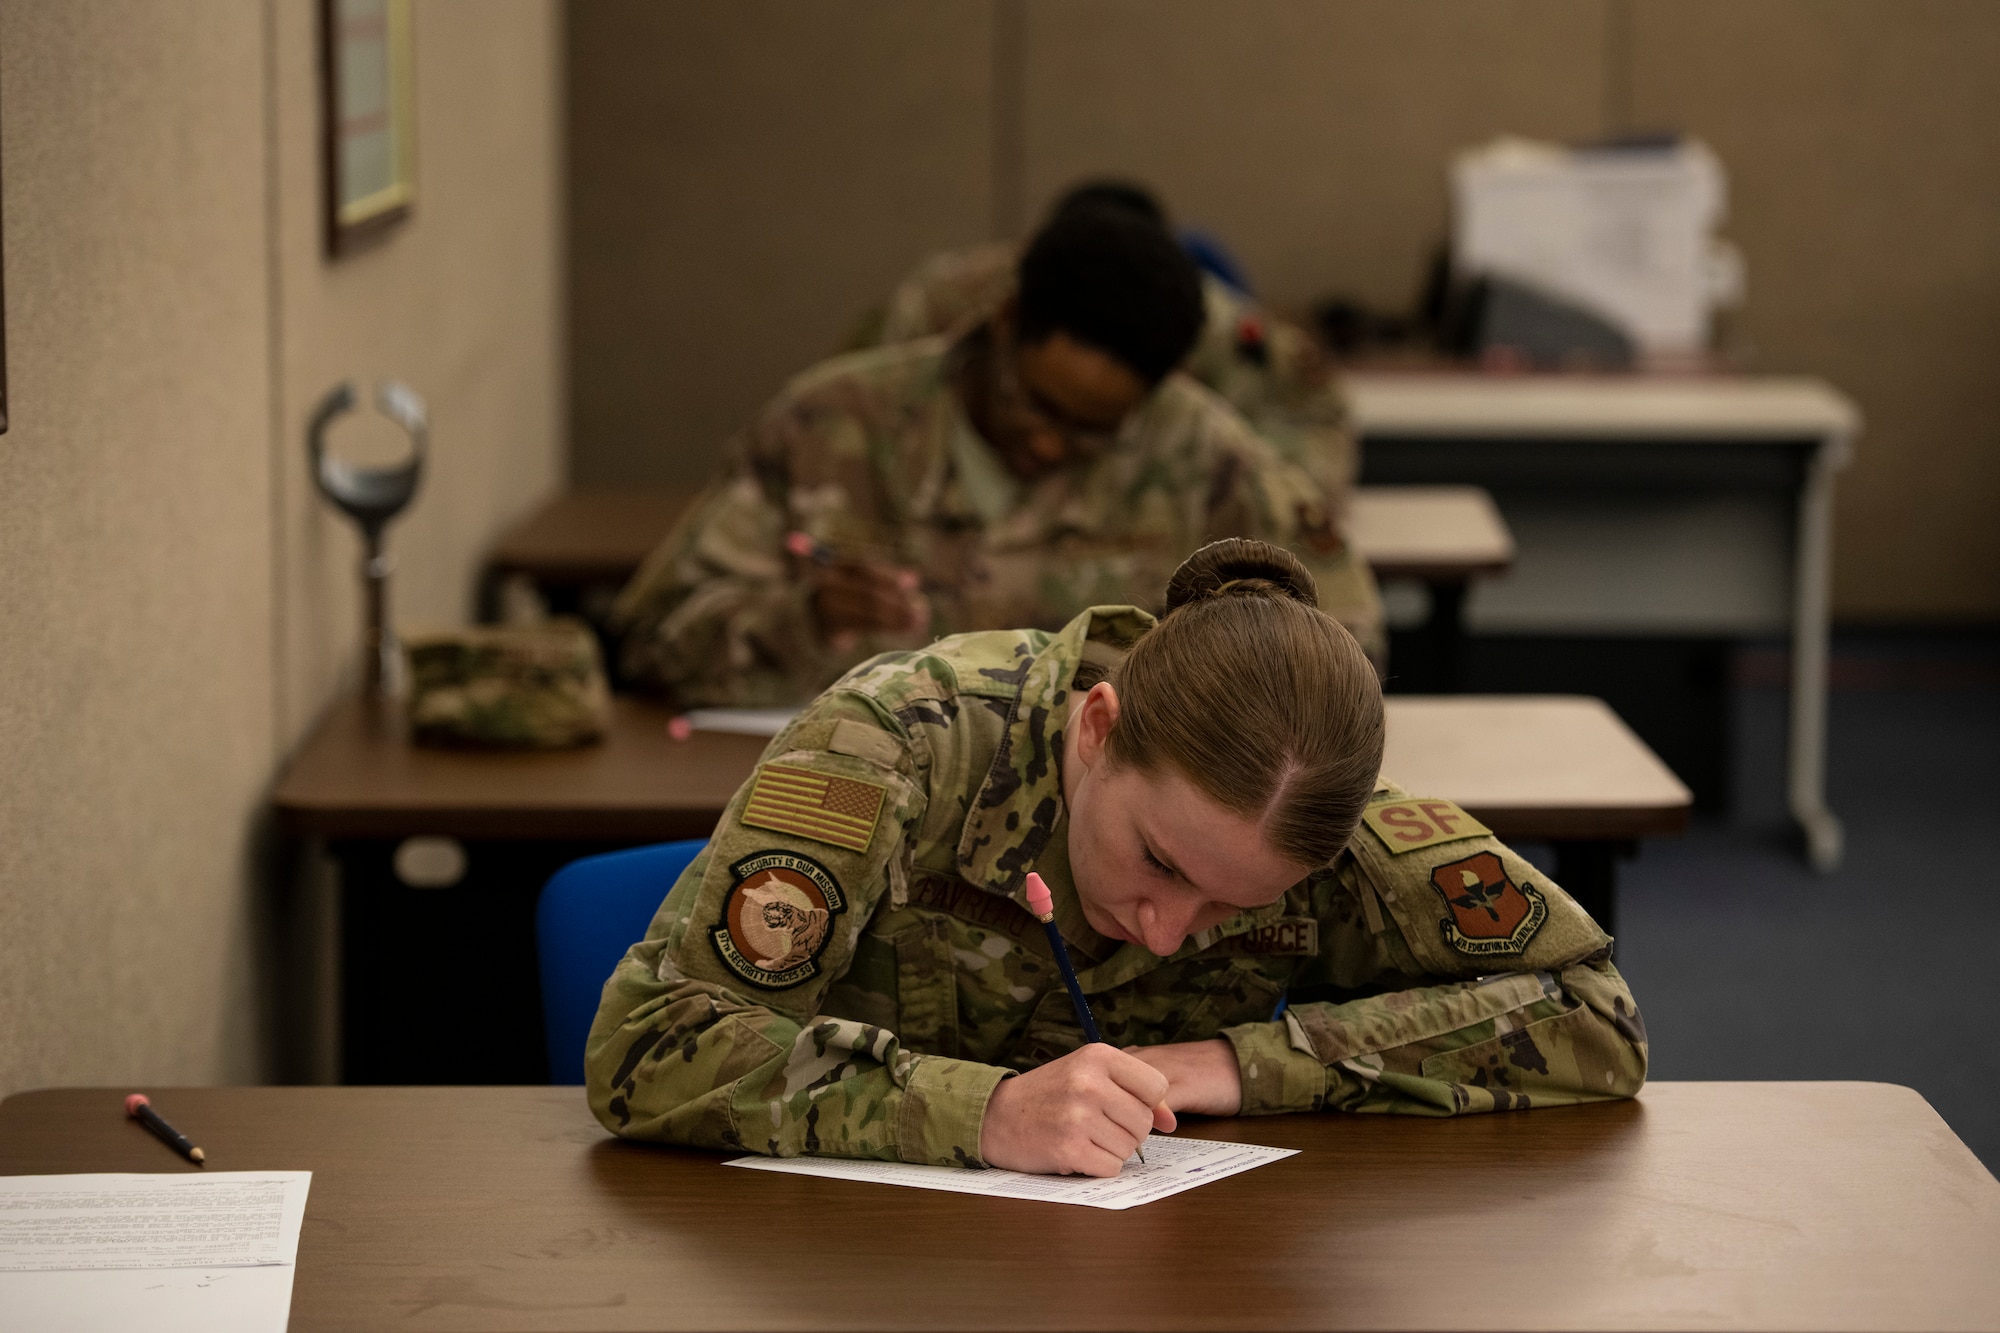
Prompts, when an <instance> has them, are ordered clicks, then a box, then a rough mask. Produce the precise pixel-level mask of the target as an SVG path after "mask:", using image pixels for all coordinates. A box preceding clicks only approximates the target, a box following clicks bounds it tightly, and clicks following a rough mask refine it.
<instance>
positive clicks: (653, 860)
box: [535, 838, 708, 1083]
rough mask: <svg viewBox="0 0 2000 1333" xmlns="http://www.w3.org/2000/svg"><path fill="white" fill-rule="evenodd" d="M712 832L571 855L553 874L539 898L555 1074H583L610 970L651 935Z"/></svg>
mask: <svg viewBox="0 0 2000 1333" xmlns="http://www.w3.org/2000/svg"><path fill="white" fill-rule="evenodd" d="M706 846H708V840H707V839H705V838H695V839H693V840H691V841H688V842H664V843H661V844H659V845H658V846H656V847H635V848H633V849H632V850H631V851H627V852H608V853H606V854H605V855H603V856H586V857H584V858H583V859H582V860H581V861H572V862H570V863H569V864H568V865H566V866H564V867H563V868H562V869H561V870H558V871H556V873H555V874H554V875H552V876H550V877H549V882H548V883H547V884H546V885H545V886H543V888H542V897H541V901H540V902H538V903H536V904H535V951H536V953H537V955H538V956H539V957H540V960H541V971H542V1028H543V1031H544V1032H545V1033H546V1034H547V1036H548V1044H549V1082H551V1083H581V1082H583V1043H584V1040H585V1039H586V1038H588V1037H589V1036H590V1022H591V1020H592V1019H593V1018H595V1017H596V1016H597V1002H598V998H599V996H600V995H601V994H602V993H603V991H604V981H605V978H607V977H609V976H610V975H611V969H612V968H614V967H616V966H617V965H618V960H619V959H620V958H623V957H624V956H625V951H626V950H627V949H629V948H631V947H632V945H633V944H634V943H636V942H637V941H639V940H642V939H644V938H645V937H646V927H647V925H649V924H650V923H651V922H652V920H653V913H655V912H657V911H659V910H660V900H661V899H663V898H665V897H666V896H667V890H668V889H671V888H672V887H673V886H674V881H675V880H677V879H679V878H680V875H681V871H683V870H685V869H687V867H688V863H689V862H690V861H692V860H694V858H695V857H696V856H697V855H698V854H699V853H700V852H701V849H702V848H704V847H706Z"/></svg>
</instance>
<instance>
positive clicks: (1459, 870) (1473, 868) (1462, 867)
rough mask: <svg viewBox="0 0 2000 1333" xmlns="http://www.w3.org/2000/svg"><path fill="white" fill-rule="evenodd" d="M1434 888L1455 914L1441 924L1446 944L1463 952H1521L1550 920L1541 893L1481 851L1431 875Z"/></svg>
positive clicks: (1495, 857) (1491, 855)
mask: <svg viewBox="0 0 2000 1333" xmlns="http://www.w3.org/2000/svg"><path fill="white" fill-rule="evenodd" d="M1431 887H1432V888H1434V889H1436V890H1437V891H1438V895H1439V896H1440V897H1442V898H1443V899H1444V904H1445V906H1446V907H1447V908H1448V909H1450V911H1451V915H1450V916H1449V917H1448V918H1446V919H1445V920H1444V921H1441V922H1439V923H1438V928H1439V929H1440V930H1442V931H1443V932H1444V942H1445V943H1446V944H1449V945H1450V946H1451V947H1452V948H1454V949H1456V950H1458V951H1459V952H1460V953H1463V954H1472V955H1474V956H1481V955H1485V954H1497V953H1519V952H1521V950H1523V949H1525V948H1527V947H1528V941H1529V940H1531V939H1533V938H1534V937H1535V932H1536V931H1538V930H1540V929H1541V928H1542V922H1544V921H1546V920H1548V916H1549V904H1548V900H1547V899H1545V898H1543V897H1542V895H1541V892H1540V890H1538V889H1536V888H1535V887H1534V886H1533V885H1530V884H1516V883H1515V882H1514V881H1513V880H1511V879H1508V878H1507V867H1506V866H1504V865H1502V864H1501V862H1500V858H1499V857H1498V856H1495V855H1494V854H1493V853H1492V852H1477V853H1475V854H1473V855H1471V856H1468V857H1466V858H1465V859H1464V860H1463V861H1453V862H1451V863H1450V864H1448V865H1441V866H1439V867H1438V868H1437V869H1435V870H1433V871H1431Z"/></svg>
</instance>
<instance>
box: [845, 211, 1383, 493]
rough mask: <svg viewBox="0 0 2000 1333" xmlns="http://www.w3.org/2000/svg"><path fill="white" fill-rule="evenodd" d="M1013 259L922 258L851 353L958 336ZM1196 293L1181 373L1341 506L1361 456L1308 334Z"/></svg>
mask: <svg viewBox="0 0 2000 1333" xmlns="http://www.w3.org/2000/svg"><path fill="white" fill-rule="evenodd" d="M1020 258H1021V252H1020V249H1019V247H1018V246H1015V245H1013V244H1010V243H1008V242H1004V241H994V242H988V243H986V244H984V245H974V246H968V247H966V248H965V249H962V250H947V251H943V252H941V253H939V254H935V255H932V256H930V257H929V258H928V259H926V260H924V261H923V262H922V263H921V264H919V265H917V267H916V268H915V269H913V270H911V272H910V273H909V275H908V276H907V277H905V278H904V279H903V280H902V281H901V282H899V283H897V284H896V288H895V290H894V291H893V292H891V293H890V294H889V300H888V303H887V305H886V306H885V307H883V311H882V315H881V318H880V320H879V321H877V320H869V321H864V323H863V325H862V327H861V330H860V331H859V332H858V333H857V335H856V336H857V339H858V340H859V341H858V344H857V345H862V346H870V345H874V344H875V343H892V342H901V341H903V340H905V339H910V338H926V337H931V336H933V335H936V334H944V335H947V336H956V335H957V334H959V333H962V332H964V331H965V330H966V329H969V328H971V327H972V326H974V325H975V324H978V323H980V322H981V321H982V320H985V319H987V318H988V317H990V316H991V315H992V314H993V312H994V311H996V310H998V309H999V308H1000V307H1001V305H1002V304H1004V303H1005V302H1006V300H1007V298H1008V297H1009V296H1012V295H1013V294H1014V277H1015V266H1016V265H1017V264H1018V263H1019V262H1020ZM1201 286H1202V303H1203V305H1204V306H1205V308H1206V311H1207V316H1208V318H1207V320H1206V322H1205V323H1204V324H1203V325H1202V330H1201V339H1200V341H1199V342H1197V343H1196V344H1195V347H1194V350H1193V351H1192V352H1190V353H1188V357H1187V360H1186V361H1185V362H1183V363H1182V369H1184V370H1186V371H1187V372H1188V373H1189V374H1190V375H1193V376H1194V377H1195V378H1196V379H1198V380H1200V381H1201V382H1202V383H1203V384H1206V385H1207V386H1208V387H1209V388H1211V389H1213V390H1215V391H1216V392H1217V393H1219V394H1221V395H1222V397H1223V398H1224V399H1225V400H1226V401H1227V402H1228V403H1229V405H1230V406H1231V407H1233V408H1235V409H1236V410H1237V411H1238V412H1241V413H1242V414H1243V416H1244V417H1245V418H1246V419H1247V420H1248V421H1249V422H1250V424H1251V425H1252V426H1253V427H1254V428H1255V429H1256V431H1257V433H1258V434H1260V435H1262V436H1263V437H1264V438H1265V439H1267V440H1269V441H1270V442H1271V443H1272V444H1273V445H1275V446H1276V447H1277V449H1278V451H1279V452H1280V453H1281V454H1283V455H1284V456H1285V457H1286V458H1287V459H1289V460H1290V461H1292V462H1294V463H1297V464H1299V465H1300V466H1301V467H1303V468H1305V469H1306V471H1307V473H1308V474H1310V475H1311V476H1312V478H1313V480H1315V481H1317V482H1318V483H1319V484H1320V486H1321V487H1322V488H1323V489H1324V490H1325V491H1326V493H1327V495H1328V496H1330V497H1332V498H1333V500H1334V502H1335V506H1336V509H1339V508H1341V507H1343V506H1344V502H1345V497H1346V495H1347V492H1348V489H1349V488H1350V487H1351V486H1353V484H1354V479H1355V476H1356V475H1357V473H1358V472H1359V470H1360V464H1361V455H1360V451H1359V449H1357V448H1356V446H1355V442H1354V433H1353V431H1352V429H1350V427H1349V425H1348V421H1347V409H1346V405H1345V403H1344V402H1343V401H1342V400H1341V396H1340V390H1339V387H1338V385H1337V384H1336V383H1335V381H1334V378H1333V376H1332V374H1331V373H1330V371H1329V369H1328V367H1327V365H1326V363H1325V361H1324V359H1323V358H1322V357H1321V355H1320V353H1319V349H1318V347H1317V346H1316V345H1315V344H1314V342H1313V340H1312V335H1310V334H1308V333H1307V332H1306V331H1305V330H1304V329H1302V328H1300V327H1299V326H1298V325H1296V324H1293V323H1291V322H1290V321H1289V320H1283V319H1279V318H1278V317H1277V316H1275V315H1273V314H1271V312H1269V311H1268V310H1265V309H1264V308H1263V307H1262V306H1260V305H1259V304H1258V303H1257V302H1255V301H1253V300H1252V299H1250V298H1249V297H1247V296H1245V295H1244V294H1243V293H1241V292H1239V291H1237V290H1236V289H1235V288H1233V287H1231V286H1229V284H1227V283H1225V282H1222V281H1221V280H1220V279H1218V278H1216V277H1215V276H1214V275H1212V274H1209V273H1203V274H1202V282H1201Z"/></svg>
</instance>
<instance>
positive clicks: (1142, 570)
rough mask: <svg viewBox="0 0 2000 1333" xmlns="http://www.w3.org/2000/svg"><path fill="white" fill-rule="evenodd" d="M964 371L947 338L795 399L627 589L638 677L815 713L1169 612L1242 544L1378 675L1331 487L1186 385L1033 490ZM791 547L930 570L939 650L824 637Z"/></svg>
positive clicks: (1167, 389)
mask: <svg viewBox="0 0 2000 1333" xmlns="http://www.w3.org/2000/svg"><path fill="white" fill-rule="evenodd" d="M975 336H976V335H975ZM958 354H959V352H958V351H957V350H955V348H954V346H953V345H951V344H947V343H946V342H945V340H943V339H941V338H940V339H926V340H920V341H917V342H912V343H902V344H898V345H896V346H893V347H884V348H876V349H873V350H871V351H866V352H857V353H852V354H849V355H847V356H843V357H837V358H835V359H833V360H831V361H827V362H824V363H822V364H821V365H819V366H817V367H815V368H814V369H812V370H809V371H807V372H806V373H805V374H804V375H801V376H800V377H799V378H798V379H796V380H794V381H793V382H792V383H791V384H790V385H789V386H787V388H786V389H785V391H784V392H783V393H781V394H780V395H779V396H778V397H777V399H776V400H774V401H773V402H772V403H771V404H770V405H769V406H767V407H766V408H765V409H764V411H763V412H762V413H761V414H760V415H759V416H758V418H757V420H756V421H755V422H753V423H752V424H751V426H750V427H749V429H748V430H746V431H745V432H744V434H743V435H742V436H741V437H739V439H738V440H737V442H736V444H735V446H734V449H733V454H732V458H731V462H730V465H729V468H728V471H727V472H726V473H725V474H724V476H723V477H722V478H721V479H720V480H718V481H717V482H716V483H715V484H714V485H712V486H711V487H710V488H709V489H708V491H707V492H706V493H705V494H704V495H703V496H702V498H701V499H700V500H698V501H697V502H696V503H695V504H694V506H693V507H692V508H691V509H690V510H689V512H688V513H687V514H686V515H685V516H684V517H683V518H682V520H681V521H680V523H679V524H677V525H676V527H675V528H674V531H673V532H672V533H670V534H669V535H668V537H667V538H666V540H665V541H664V542H662V543H661V545H660V547H659V548H658V549H657V550H655V551H654V552H653V553H652V555H651V556H649V557H648V558H647V560H646V563H645V564H644V565H643V566H642V567H641V568H640V570H639V572H638V574H637V575H635V576H634V578H633V580H632V582H631V583H630V584H629V585H628V586H627V587H626V589H625V590H624V592H623V593H621V594H620V596H619V600H618V603H617V605H616V607H615V608H614V610H613V614H612V623H613V626H614V628H615V629H616V630H617V631H618V632H619V633H620V635H621V638H622V644H623V647H622V649H621V658H620V662H621V667H622V669H623V673H624V674H625V676H626V677H627V678H628V679H631V680H633V681H635V682H637V683H640V684H642V685H647V686H650V687H652V688H654V689H657V690H661V691H663V692H665V693H666V694H667V695H669V696H670V697H671V698H672V699H674V700H675V701H676V702H678V703H680V704H682V705H684V706H693V705H721V704H765V705H769V704H787V703H802V702H804V701H805V700H807V699H810V698H812V697H813V696H814V695H815V694H817V693H818V692H819V691H820V690H822V689H824V688H826V687H827V686H828V685H830V684H831V683H832V682H833V681H834V680H835V679H836V678H837V677H838V676H839V674H840V673H841V672H842V671H843V670H845V669H846V668H848V667H850V666H852V665H854V664H855V663H857V662H860V661H863V660H865V659H866V658H868V657H870V656H872V655H873V654H875V653H877V652H881V651H885V650H890V649H897V648H914V647H917V646H920V645H921V644H923V643H926V642H928V641H929V640H930V637H931V635H932V634H951V633H957V632H960V631H965V630H974V629H993V628H998V627H1000V626H1006V625H1030V626H1036V627H1039V628H1043V629H1051V630H1052V629H1056V628H1059V627H1060V626H1062V625H1063V624H1064V623H1066V622H1067V621H1068V620H1069V619H1070V618H1071V617H1073V616H1075V615H1076V614H1077V613H1078V612H1079V611H1081V610H1083V609H1084V608H1085V607H1089V606H1094V605H1099V604H1103V603H1111V602H1141V603H1153V604H1157V603H1158V602H1159V600H1160V599H1162V598H1164V596H1165V594H1166V586H1167V579H1168V578H1169V577H1170V576H1171V575H1172V573H1173V571H1174V569H1175V567H1176V566H1178V565H1179V563H1180V562H1181V560H1182V559H1184V558H1185V557H1186V556H1187V555H1188V553H1189V552H1191V551H1193V550H1194V549H1195V548H1196V547H1198V546H1200V545H1202V544H1203V543H1204V542H1207V541H1210V540H1213V539H1215V538H1218V537H1231V536H1234V537H1256V538H1261V539H1263V540H1266V541H1273V542H1279V543H1283V544H1286V545H1289V546H1291V547H1293V548H1294V549H1295V550H1297V551H1299V552H1300V553H1301V555H1303V556H1306V557H1308V558H1309V559H1308V563H1309V564H1310V566H1311V568H1312V570H1313V573H1314V576H1315V577H1316V578H1317V579H1318V580H1319V586H1320V601H1321V605H1323V606H1324V607H1326V609H1327V611H1328V612H1329V614H1332V615H1334V616H1335V617H1337V618H1339V619H1340V620H1341V621H1342V623H1344V624H1347V625H1348V627H1349V628H1350V629H1352V630H1353V631H1354V632H1355V634H1356V636H1357V637H1358V638H1360V639H1361V641H1362V643H1363V645H1364V646H1367V647H1370V648H1371V649H1373V650H1374V651H1375V652H1376V653H1377V654H1378V660H1379V653H1380V649H1381V616H1380V602H1379V600H1378V599H1377V598H1376V596H1375V590H1374V584H1373V581H1372V580H1371V579H1370V577H1369V575H1368V571H1367V569H1366V567H1365V566H1364V565H1363V564H1362V563H1361V562H1360V561H1359V560H1358V559H1357V558H1355V557H1354V556H1353V555H1352V554H1351V553H1350V552H1348V551H1347V550H1346V549H1345V548H1344V547H1342V546H1340V544H1339V542H1338V539H1337V538H1336V537H1334V536H1333V535H1332V527H1331V520H1330V518H1329V516H1328V514H1327V509H1326V505H1325V501H1324V498H1323V494H1322V492H1321V490H1320V488H1319V487H1317V486H1315V485H1314V484H1313V483H1312V482H1311V481H1310V480H1309V479H1308V478H1306V477H1305V476H1304V475H1303V473H1302V472H1301V470H1300V469H1298V468H1296V467H1294V466H1292V465H1290V464H1287V463H1285V462H1284V461H1283V460H1282V459H1280V458H1279V457H1278V456H1277V454H1276V453H1275V452H1274V451H1273V450H1272V448H1271V446H1270V445H1268V444H1267V443H1265V442H1264V441H1262V440H1261V439H1259V438H1258V437H1257V436H1256V435H1254V434H1253V433H1252V432H1251V431H1250V430H1249V428H1248V427H1247V426H1245V425H1244V423H1243V420H1242V418H1240V417H1239V416H1237V415H1236V414H1235V413H1234V412H1232V411H1230V410H1229V408H1228V407H1227V406H1226V405H1225V404H1224V403H1222V402H1221V400H1220V399H1218V398H1216V396H1215V395H1214V394H1212V393H1210V392H1209V391H1208V390H1206V389H1204V388H1202V387H1201V386H1200V385H1198V384H1196V383H1194V382H1193V381H1192V380H1189V379H1187V378H1186V377H1184V376H1172V377H1170V378H1169V379H1168V380H1167V381H1166V382H1164V383H1163V384H1161V385H1160V386H1159V388H1158V389H1156V390H1155V391H1154V392H1152V393H1151V394H1149V395H1148V396H1147V397H1146V398H1145V399H1144V400H1142V401H1141V403H1140V404H1139V406H1138V407H1136V408H1135V409H1134V410H1133V411H1132V412H1131V414H1130V415H1129V416H1128V417H1127V419H1126V420H1125V422H1124V423H1123V425H1122V427H1121V428H1120V430H1119V432H1118V435H1117V437H1116V439H1115V440H1114V441H1113V442H1112V443H1111V444H1110V445H1109V446H1107V447H1106V448H1104V449H1103V450H1102V451H1101V452H1100V453H1098V454H1096V455H1094V456H1087V457H1083V458H1081V459H1078V460H1076V461H1074V462H1072V463H1070V464H1069V465H1068V466H1065V467H1063V468H1061V469H1058V470H1057V471H1055V472H1053V473H1051V474H1049V475H1047V476H1044V477H1041V478H1039V479H1037V480H1035V481H1033V482H1025V481H1022V480H1019V479H1018V478H1016V477H1015V476H1014V474H1012V473H1011V472H1009V471H1008V470H1007V469H1006V467H1005V466H1004V465H1003V464H1002V463H1001V462H1000V459H999V456H998V455H997V454H995V453H994V452H993V450H992V449H991V447H990V446H988V445H987V444H986V443H985V441H984V440H983V439H981V438H980V436H979V434H978V432H977V431H975V430H974V429H973V427H972V425H971V424H970V422H969V421H968V420H967V418H966V416H965V413H964V410H963V409H962V407H961V406H960V403H959V398H958V394H957V393H956V392H955V390H954V389H953V386H952V373H953V369H954V366H955V364H956V363H955V360H954V358H955V356H956V355H958ZM793 530H800V531H804V532H807V533H809V534H811V535H812V536H813V537H815V538H816V539H818V540H819V541H821V542H823V543H825V544H826V545H827V546H829V547H831V548H833V549H834V550H835V551H840V552H847V553H850V554H861V555H868V556H873V557H875V558H878V559H881V560H884V561H888V562H892V563H896V564H901V565H906V566H909V567H911V568H913V569H916V570H919V571H921V572H922V574H923V576H924V578H925V580H926V592H927V595H928V596H929V598H930V602H931V606H932V609H933V617H934V618H933V621H932V625H931V631H930V633H927V634H922V635H905V636H900V637H899V636H894V635H881V634H875V635H858V636H850V637H851V642H846V643H829V642H827V641H825V640H824V639H823V638H822V636H821V634H820V632H819V629H818V626H817V624H816V622H815V619H814V615H813V611H812V607H811V605H810V602H809V598H810V587H809V584H808V582H807V580H806V578H805V573H806V566H805V565H804V564H803V563H802V562H800V561H799V560H797V559H796V558H794V557H792V556H790V555H789V554H788V553H787V551H786V549H785V546H784V540H785V537H786V534H787V533H788V532H791V531H793Z"/></svg>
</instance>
